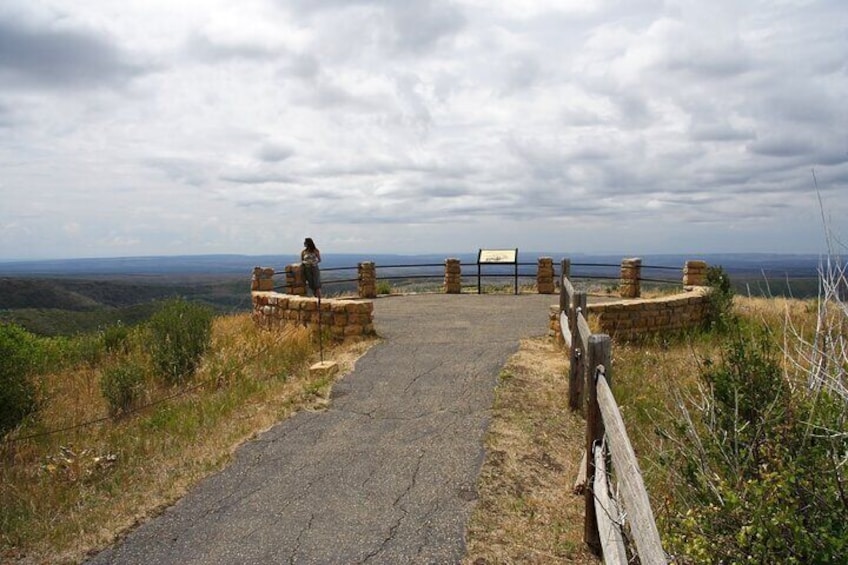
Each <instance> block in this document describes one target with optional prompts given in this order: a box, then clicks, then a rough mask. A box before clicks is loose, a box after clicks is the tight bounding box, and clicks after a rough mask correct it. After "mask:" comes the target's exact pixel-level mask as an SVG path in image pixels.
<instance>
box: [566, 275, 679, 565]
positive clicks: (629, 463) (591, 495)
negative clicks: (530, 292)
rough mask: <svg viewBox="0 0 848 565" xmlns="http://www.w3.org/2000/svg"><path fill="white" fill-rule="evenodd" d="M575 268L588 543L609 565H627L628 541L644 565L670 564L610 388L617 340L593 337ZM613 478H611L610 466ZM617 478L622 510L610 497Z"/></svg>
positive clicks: (573, 329)
mask: <svg viewBox="0 0 848 565" xmlns="http://www.w3.org/2000/svg"><path fill="white" fill-rule="evenodd" d="M570 270H571V262H570V261H569V260H568V259H564V260H563V261H562V271H561V273H562V276H561V281H560V302H559V309H560V316H559V317H560V327H561V329H562V336H563V338H564V340H565V343H566V345H567V346H568V349H569V359H570V360H571V369H570V372H569V386H568V390H569V400H568V404H569V407H570V408H571V409H572V410H575V411H576V410H579V409H580V408H581V407H582V406H585V414H586V451H585V453H584V456H583V461H582V462H581V465H580V476H579V477H578V479H577V484H576V485H575V486H576V487H579V488H582V490H583V492H584V495H585V501H586V506H585V522H584V531H583V540H584V541H585V542H586V544H587V545H589V547H590V548H592V550H593V551H594V552H595V553H597V554H599V555H601V556H602V557H603V559H604V562H605V563H611V564H612V563H621V564H622V565H623V564H626V563H628V558H627V550H626V546H625V543H624V540H625V537H626V531H625V517H626V523H627V524H626V525H628V526H629V528H627V531H629V538H630V539H632V542H633V544H632V546H633V549H634V551H635V553H636V554H637V555H638V557H639V561H640V563H642V564H643V565H654V564H660V563H662V564H665V563H668V560H667V558H666V555H665V552H664V551H663V548H662V543H661V542H660V535H659V531H658V529H657V525H656V520H655V519H654V513H653V510H652V509H651V503H650V500H649V499H648V493H647V491H646V490H645V483H644V481H643V480H642V473H641V471H640V470H639V463H638V461H637V460H636V454H635V453H634V451H633V446H632V445H631V443H630V438H629V437H628V435H627V430H626V428H625V426H624V420H623V419H622V418H621V413H620V412H619V410H618V405H617V403H616V401H615V397H614V396H613V393H612V389H611V388H610V383H611V382H612V371H611V366H612V365H611V360H612V340H611V339H610V336H608V335H606V334H593V333H592V332H591V330H590V328H589V323H588V322H587V320H586V316H585V312H586V294H585V293H582V292H578V291H576V290H575V288H574V286H573V285H572V284H571V281H569V279H568V277H569V275H570ZM610 461H611V462H612V472H608V467H609V465H608V462H610ZM613 473H614V475H615V478H616V479H617V483H618V487H619V488H618V490H619V495H620V498H621V503H622V506H623V510H620V509H619V504H618V502H617V501H616V500H615V497H614V496H612V495H611V493H610V485H609V479H610V477H611V476H612V474H613Z"/></svg>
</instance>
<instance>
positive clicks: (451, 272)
mask: <svg viewBox="0 0 848 565" xmlns="http://www.w3.org/2000/svg"><path fill="white" fill-rule="evenodd" d="M445 293H447V294H460V293H462V266H461V265H460V263H459V259H445Z"/></svg>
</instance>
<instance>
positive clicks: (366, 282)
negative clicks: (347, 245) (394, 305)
mask: <svg viewBox="0 0 848 565" xmlns="http://www.w3.org/2000/svg"><path fill="white" fill-rule="evenodd" d="M357 273H358V282H357V286H358V290H359V298H376V297H377V268H376V267H375V266H374V262H373V261H363V262H362V263H359V264H358V265H357Z"/></svg>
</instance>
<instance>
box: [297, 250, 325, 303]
mask: <svg viewBox="0 0 848 565" xmlns="http://www.w3.org/2000/svg"><path fill="white" fill-rule="evenodd" d="M300 262H301V265H302V267H303V275H304V276H305V277H306V284H307V285H309V288H310V289H311V290H312V295H313V296H315V297H317V298H319V299H320V298H321V270H320V269H319V268H318V263H320V262H321V252H320V251H318V248H317V247H315V242H314V241H312V238H311V237H307V238H306V239H305V240H303V251H301V252H300Z"/></svg>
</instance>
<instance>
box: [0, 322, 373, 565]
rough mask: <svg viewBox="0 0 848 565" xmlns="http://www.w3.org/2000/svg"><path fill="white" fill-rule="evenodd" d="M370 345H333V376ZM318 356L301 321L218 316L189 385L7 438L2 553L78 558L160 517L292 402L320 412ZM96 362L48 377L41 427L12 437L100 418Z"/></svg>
mask: <svg viewBox="0 0 848 565" xmlns="http://www.w3.org/2000/svg"><path fill="white" fill-rule="evenodd" d="M372 343H373V341H371V342H359V343H356V344H352V345H349V346H345V347H342V348H337V349H334V350H333V351H332V358H333V360H335V361H337V362H339V365H340V368H341V371H340V372H339V375H343V374H345V373H347V372H349V371H350V370H351V369H352V367H353V364H354V362H355V360H356V359H357V358H358V357H359V356H361V354H362V353H364V351H365V350H366V349H367V348H368V347H369V346H370V344H372ZM314 360H315V347H314V344H313V342H312V339H311V336H310V334H309V333H308V332H307V331H306V330H304V329H302V328H295V329H291V330H289V331H285V332H267V331H262V330H259V329H258V328H256V327H255V326H254V324H253V323H252V322H251V320H250V318H249V316H248V315H240V316H229V317H222V318H218V319H217V320H216V321H215V326H214V330H213V346H212V349H211V351H210V352H209V353H208V354H207V356H206V357H205V359H204V362H203V364H202V366H201V367H200V369H199V371H198V374H197V375H196V376H195V380H194V383H195V385H192V386H195V388H193V389H191V390H190V391H189V392H188V393H185V394H175V391H174V390H173V389H170V390H169V389H165V388H162V387H161V386H156V385H154V384H153V383H148V390H147V399H146V401H148V402H150V401H153V403H152V404H151V405H150V406H148V407H147V408H144V409H142V410H140V411H138V412H135V413H133V414H131V415H130V416H128V417H124V418H120V419H105V420H104V421H102V422H101V423H98V424H95V425H90V426H85V427H82V428H76V429H74V430H70V431H67V432H64V433H59V434H51V435H46V436H42V437H36V438H32V439H27V440H23V441H15V442H10V443H6V444H4V445H3V446H2V448H0V458H2V461H3V467H2V470H0V480H2V483H0V495H2V506H3V508H2V510H0V519H2V526H3V527H2V530H0V544H1V545H0V561H3V562H21V563H42V562H44V563H46V562H49V563H72V562H78V561H80V560H81V559H82V558H83V557H84V556H85V555H86V553H87V552H89V551H91V550H93V549H97V548H101V547H104V546H105V545H108V544H109V543H111V542H112V541H113V540H114V539H115V538H116V537H117V536H118V535H120V534H121V532H123V531H125V530H127V529H128V528H130V527H132V526H133V525H134V524H136V523H138V522H139V521H142V520H144V519H147V518H149V517H150V516H153V515H155V514H156V513H158V512H159V511H161V509H163V508H164V507H165V506H167V505H169V504H172V503H173V502H174V501H175V500H177V499H178V498H179V497H180V496H182V495H183V494H184V493H185V492H186V491H187V489H188V488H189V487H191V485H193V484H195V483H197V482H198V481H199V480H200V479H202V478H204V477H205V476H207V475H209V474H210V473H212V472H214V471H216V470H218V469H220V468H221V467H222V466H223V465H224V464H225V463H226V462H227V461H228V460H229V458H230V456H231V454H232V453H233V451H234V450H235V448H236V447H237V446H238V445H240V444H241V443H243V442H244V441H245V440H247V439H249V438H251V437H253V436H255V435H256V434H257V433H259V432H261V431H263V430H265V429H267V428H268V427H270V426H271V425H273V424H275V423H276V422H278V421H280V420H282V419H284V418H286V417H287V416H289V415H290V414H291V413H293V412H295V411H297V410H303V409H316V408H320V407H321V405H322V404H323V403H325V402H326V397H327V392H328V389H329V386H330V384H331V383H330V382H328V381H319V382H313V381H312V380H311V377H310V375H309V371H308V366H309V363H310V362H311V361H314ZM107 363H108V361H107ZM101 369H102V368H101V367H81V368H77V369H74V370H71V371H65V372H61V373H57V374H54V375H48V376H47V378H46V379H45V380H44V393H45V396H46V403H45V404H44V409H43V410H42V412H41V413H40V418H39V422H38V424H37V427H30V428H29V429H23V430H20V431H19V432H18V434H17V435H18V437H22V436H25V435H29V434H32V433H36V432H38V431H43V430H55V429H60V428H65V427H71V426H76V425H78V424H80V423H82V422H88V421H91V420H94V419H97V418H102V416H103V414H105V413H107V407H106V403H105V401H104V400H103V398H102V396H101V394H100V388H99V378H100V371H101ZM165 397H170V398H168V400H166V401H163V402H155V401H156V399H162V398H165Z"/></svg>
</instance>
